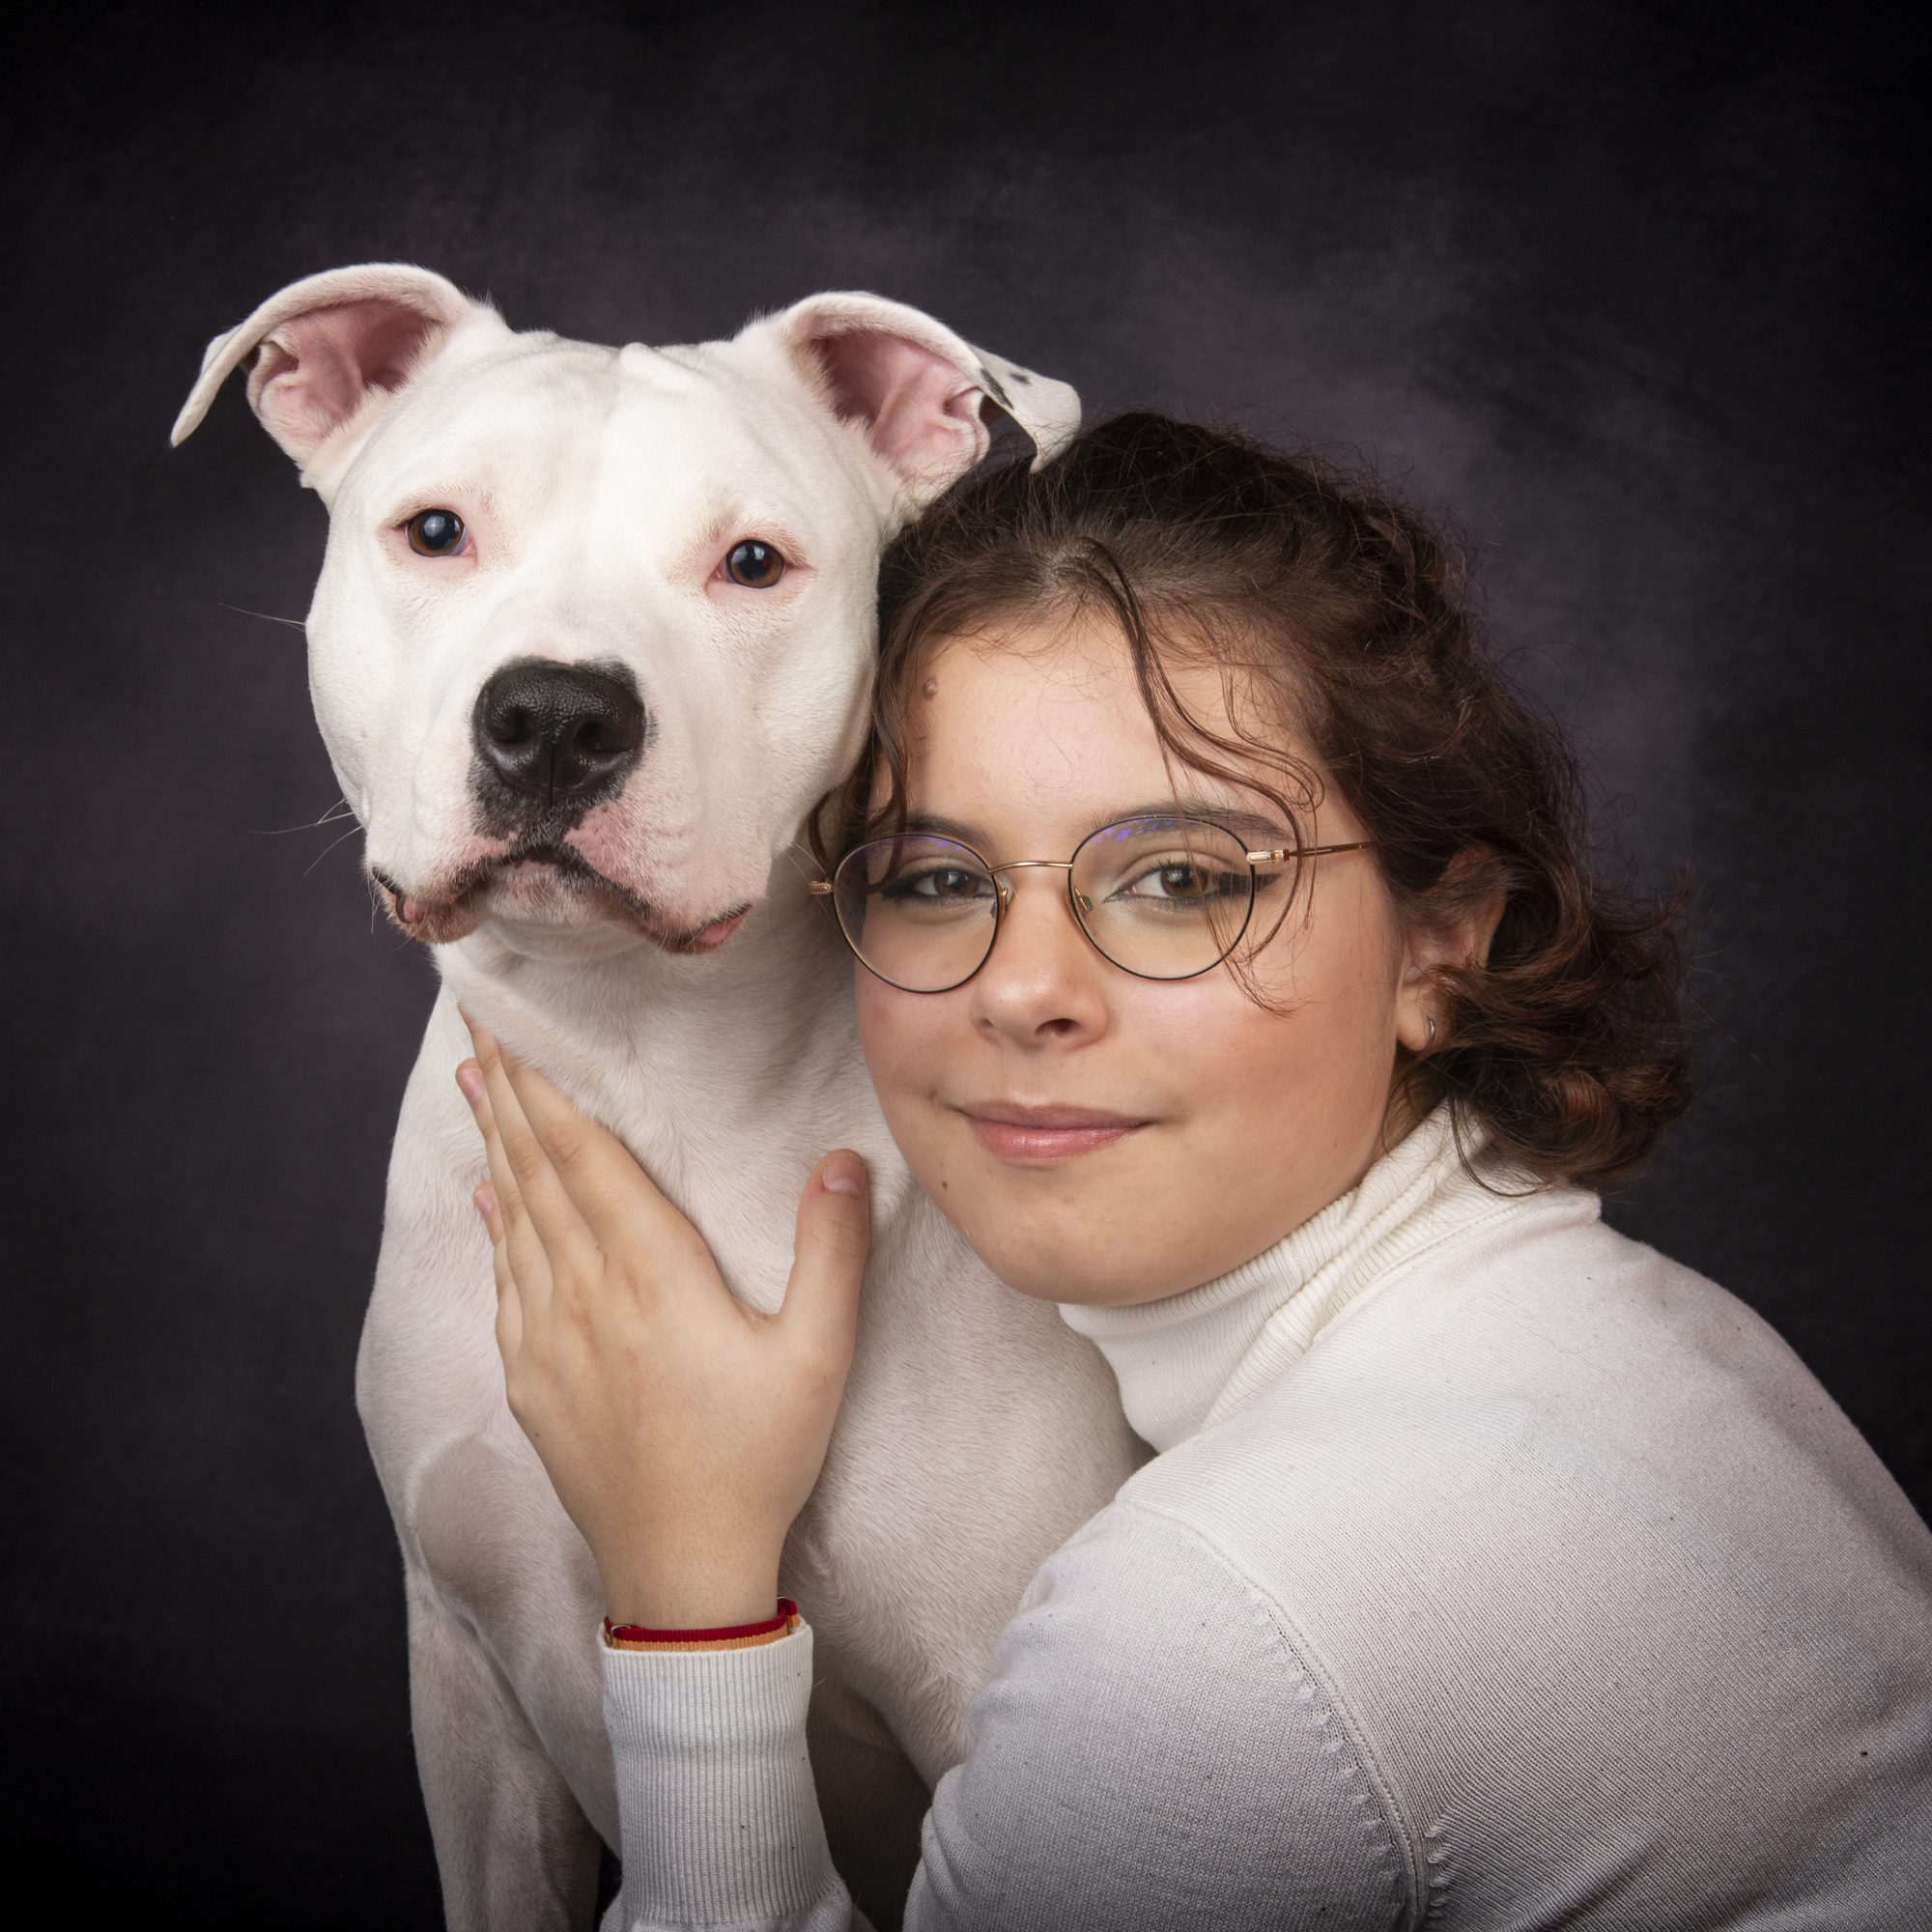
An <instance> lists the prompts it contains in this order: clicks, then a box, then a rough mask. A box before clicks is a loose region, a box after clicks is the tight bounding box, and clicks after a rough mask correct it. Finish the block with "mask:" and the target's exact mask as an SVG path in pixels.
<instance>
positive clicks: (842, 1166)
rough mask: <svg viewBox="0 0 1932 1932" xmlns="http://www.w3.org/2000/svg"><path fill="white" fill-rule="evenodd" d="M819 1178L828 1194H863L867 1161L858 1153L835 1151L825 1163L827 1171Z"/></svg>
mask: <svg viewBox="0 0 1932 1932" xmlns="http://www.w3.org/2000/svg"><path fill="white" fill-rule="evenodd" d="M819 1179H820V1183H821V1184H822V1185H823V1187H824V1189H825V1191H826V1193H828V1194H863V1193H865V1191H866V1163H865V1162H864V1161H863V1160H861V1159H860V1158H859V1156H858V1155H857V1154H856V1153H835V1154H834V1155H833V1156H832V1158H831V1159H830V1160H828V1161H827V1162H826V1163H825V1172H824V1174H823V1175H821V1176H820V1177H819Z"/></svg>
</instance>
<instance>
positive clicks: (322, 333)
mask: <svg viewBox="0 0 1932 1932" xmlns="http://www.w3.org/2000/svg"><path fill="white" fill-rule="evenodd" d="M485 316H487V317H490V318H491V319H492V320H495V319H496V312H495V310H493V309H490V308H488V307H486V306H485V305H484V304H483V303H481V302H473V301H471V300H470V299H469V297H468V296H466V295H465V294H464V293H463V291H462V290H461V289H459V288H458V287H457V286H456V285H455V283H453V282H447V281H445V280H444V279H443V278H442V277H441V276H440V275H438V274H432V273H431V272H430V270H427V269H417V268H412V267H411V266H410V265H409V264H407V263H402V262H368V263H364V264H363V265H362V266H361V267H359V268H354V269H330V270H327V271H326V272H325V273H323V274H320V275H309V276H306V277H305V278H304V279H303V280H301V281H299V282H291V283H290V284H289V286H288V287H287V288H285V289H283V290H282V291H281V293H280V294H279V295H274V296H270V298H269V299H268V300H267V301H265V302H264V303H263V304H262V306H261V307H260V308H258V309H257V310H256V311H255V313H254V314H253V315H251V316H250V317H249V318H248V320H247V321H246V322H244V323H242V324H241V326H240V327H236V328H231V329H230V330H229V331H228V332H227V333H226V334H225V335H217V336H216V337H215V338H214V340H213V342H211V343H210V344H209V345H208V353H207V354H206V355H203V357H202V358H201V376H200V379H199V380H198V381H197V382H196V384H195V385H194V388H193V390H192V391H191V392H190V393H189V396H188V399H187V401H186V403H185V405H184V406H183V408H182V412H181V414H180V416H179V417H178V418H177V419H176V421H175V427H174V435H173V437H172V438H171V440H172V441H173V442H176V443H180V442H182V441H183V440H185V439H186V438H187V437H189V436H191V435H192V434H193V433H194V430H195V428H196V427H197V425H199V423H200V422H201V419H202V417H203V416H205V415H206V414H207V413H208V410H209V405H210V404H212V403H213V401H214V396H215V392H216V390H218V389H219V388H220V387H221V385H222V384H223V383H225V382H226V381H227V380H228V378H229V376H230V375H232V374H233V373H234V371H235V370H236V369H238V368H240V367H241V365H242V364H243V363H247V364H248V404H249V407H250V408H251V409H252V410H253V411H254V412H255V413H256V415H257V416H259V417H260V418H261V421H262V427H263V428H264V429H266V430H267V431H268V432H269V434H270V436H272V437H273V438H274V439H275V440H276V441H277V442H278V443H280V444H281V446H282V447H283V448H284V449H285V450H287V451H288V453H289V455H290V456H292V457H293V458H294V459H295V460H296V462H297V463H298V464H299V465H300V466H301V469H302V480H303V481H304V482H314V481H317V480H319V479H318V478H317V477H316V475H315V473H314V472H315V471H316V469H318V467H322V468H327V469H332V468H333V467H334V466H333V464H332V463H325V464H324V465H322V466H318V464H317V458H318V456H320V455H322V453H323V452H324V450H325V447H326V445H328V444H330V443H331V442H332V441H333V440H334V439H336V438H337V437H338V435H339V434H340V432H341V431H342V430H343V429H344V428H345V427H346V426H347V425H349V424H350V423H352V422H354V423H357V424H358V427H366V425H367V423H368V422H369V421H371V420H373V418H374V416H375V414H376V413H377V412H378V411H379V410H380V408H381V406H382V404H383V402H384V401H386V400H387V398H388V397H389V396H390V395H393V394H394V393H395V392H396V391H397V390H398V389H400V388H402V387H403V386H404V384H407V383H408V382H409V380H410V378H411V377H412V375H414V374H415V372H416V371H417V370H419V369H420V368H421V367H422V366H423V364H424V363H426V362H427V361H429V360H430V359H431V358H432V357H433V356H434V355H437V354H438V352H439V351H440V349H441V348H442V345H443V343H444V342H445V341H446V340H447V338H448V335H449V332H450V330H451V329H453V328H455V327H457V326H458V325H459V324H461V323H464V322H467V321H469V320H471V319H472V318H476V317H485ZM251 358H252V359H251ZM345 440H348V439H345ZM331 454H332V452H331Z"/></svg>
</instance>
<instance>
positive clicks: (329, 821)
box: [248, 798, 355, 838]
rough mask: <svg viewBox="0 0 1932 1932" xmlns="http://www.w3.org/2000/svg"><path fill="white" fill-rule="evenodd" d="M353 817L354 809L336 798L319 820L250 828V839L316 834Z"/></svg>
mask: <svg viewBox="0 0 1932 1932" xmlns="http://www.w3.org/2000/svg"><path fill="white" fill-rule="evenodd" d="M354 817H355V810H354V809H353V808H352V807H351V805H350V803H349V801H348V800H347V799H346V798H338V799H337V800H336V801H335V803H334V804H333V805H331V806H330V807H329V808H328V810H327V811H325V812H324V813H323V814H322V816H321V817H320V818H312V819H310V820H309V821H308V823H307V824H306V825H277V826H268V827H265V826H260V825H256V826H251V827H250V828H249V831H248V836H249V838H287V837H288V836H289V835H290V833H292V832H318V831H320V830H321V829H322V827H323V826H325V825H340V824H341V823H342V821H343V820H344V819H345V818H354Z"/></svg>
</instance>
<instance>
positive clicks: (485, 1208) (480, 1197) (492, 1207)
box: [469, 1180, 497, 1228]
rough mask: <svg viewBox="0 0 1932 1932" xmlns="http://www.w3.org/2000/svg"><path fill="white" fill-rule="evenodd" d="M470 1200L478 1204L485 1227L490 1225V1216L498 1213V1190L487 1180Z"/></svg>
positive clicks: (477, 1207)
mask: <svg viewBox="0 0 1932 1932" xmlns="http://www.w3.org/2000/svg"><path fill="white" fill-rule="evenodd" d="M469 1198H470V1200H471V1201H473V1202H474V1203H475V1204H476V1211H477V1213H479V1214H480V1215H482V1217H483V1225H484V1226H485V1227H486V1228H487V1227H488V1226H489V1225H490V1216H491V1215H492V1214H494V1213H495V1212H496V1211H497V1190H496V1189H495V1188H494V1187H492V1186H491V1185H490V1183H489V1182H488V1181H487V1180H486V1181H485V1182H484V1183H483V1185H482V1186H481V1187H479V1188H478V1189H477V1190H476V1192H475V1193H474V1194H472V1195H471V1196H470V1197H469Z"/></svg>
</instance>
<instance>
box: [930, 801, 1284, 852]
mask: <svg viewBox="0 0 1932 1932" xmlns="http://www.w3.org/2000/svg"><path fill="white" fill-rule="evenodd" d="M1129 818H1201V819H1206V820H1207V821H1208V822H1209V823H1210V824H1213V825H1219V826H1223V827H1225V828H1226V829H1227V830H1228V831H1230V832H1237V833H1241V834H1243V835H1245V834H1248V833H1261V834H1264V835H1265V836H1266V837H1267V838H1281V837H1282V836H1283V834H1284V829H1285V828H1284V827H1283V826H1282V825H1281V824H1280V823H1279V822H1278V821H1277V820H1275V819H1272V818H1268V817H1265V816H1264V814H1263V813H1261V812H1259V811H1245V810H1236V809H1234V808H1232V807H1223V806H1219V805H1208V804H1207V803H1205V802H1204V801H1202V800H1200V799H1186V798H1182V799H1174V798H1164V799H1161V800H1159V801H1158V802H1157V803H1155V804H1152V805H1130V806H1124V807H1122V808H1120V809H1119V810H1112V809H1110V810H1108V811H1107V813H1106V815H1105V816H1104V817H1100V818H1095V819H1094V822H1093V823H1092V824H1091V825H1089V826H1088V828H1087V830H1086V832H1085V833H1084V834H1083V835H1082V836H1083V837H1084V838H1092V837H1093V836H1094V833H1096V832H1098V831H1099V830H1100V829H1101V828H1102V827H1103V826H1107V825H1119V824H1121V823H1122V821H1123V820H1125V819H1129ZM906 831H907V832H909V833H914V834H917V835H919V836H920V837H922V838H951V839H953V840H954V841H955V842H957V843H958V844H961V845H970V846H972V847H974V849H975V850H978V849H980V846H981V845H983V844H984V843H985V842H986V840H985V836H984V834H983V833H981V832H980V830H979V829H978V828H977V827H974V826H971V825H967V824H964V823H962V822H961V821H960V820H959V819H956V818H945V817H942V816H940V815H939V814H938V813H937V812H930V811H915V812H912V813H910V814H908V816H907V818H906Z"/></svg>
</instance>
